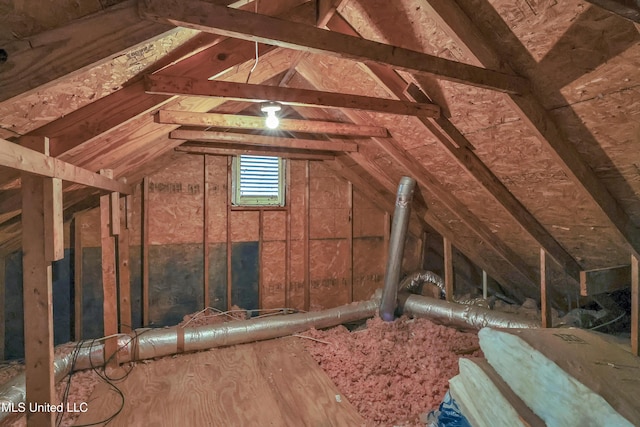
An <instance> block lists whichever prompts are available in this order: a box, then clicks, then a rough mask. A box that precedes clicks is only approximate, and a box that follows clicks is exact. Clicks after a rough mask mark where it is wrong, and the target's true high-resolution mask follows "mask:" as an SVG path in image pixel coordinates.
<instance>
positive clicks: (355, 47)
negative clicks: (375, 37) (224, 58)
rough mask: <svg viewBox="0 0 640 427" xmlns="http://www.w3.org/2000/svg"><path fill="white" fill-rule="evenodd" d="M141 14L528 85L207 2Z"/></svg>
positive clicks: (154, 2)
mask: <svg viewBox="0 0 640 427" xmlns="http://www.w3.org/2000/svg"><path fill="white" fill-rule="evenodd" d="M140 12H141V15H142V16H143V17H145V18H147V19H150V20H153V21H156V22H161V23H169V24H173V25H176V26H181V27H187V28H193V29H197V30H201V31H207V32H213V33H216V34H222V35H226V36H230V37H235V38H240V39H244V40H251V41H259V42H262V43H266V44H271V45H274V46H280V47H285V48H289V49H295V50H302V51H308V52H312V53H321V54H327V55H333V56H337V57H341V58H348V59H353V60H356V61H361V62H365V63H369V62H374V63H378V64H383V65H388V66H391V67H393V68H395V69H398V70H403V71H408V72H414V73H420V74H427V75H430V76H436V77H438V78H441V79H446V80H451V81H455V82H459V83H465V84H469V85H474V86H479V87H483V88H488V89H493V90H498V91H503V92H508V93H524V92H526V91H527V90H528V82H527V81H526V80H525V79H523V78H521V77H518V76H515V75H513V74H507V73H501V72H498V71H493V70H487V69H484V68H480V67H475V66H472V65H468V64H464V63H460V62H456V61H451V60H447V59H444V58H439V57H436V56H433V55H428V54H425V53H421V52H416V51H412V50H408V49H403V48H400V47H397V46H390V45H386V44H383V43H377V42H374V41H370V40H363V39H360V38H356V37H351V36H347V35H344V34H338V33H334V32H330V31H325V30H322V29H318V28H316V27H313V26H310V25H305V24H299V23H295V22H291V21H286V20H282V19H277V18H271V17H268V16H263V15H258V14H255V13H251V12H245V11H240V10H235V9H229V8H226V7H221V6H216V5H212V4H209V3H206V2H203V1H198V0H189V1H184V2H175V1H169V0H145V1H142V2H141V6H140Z"/></svg>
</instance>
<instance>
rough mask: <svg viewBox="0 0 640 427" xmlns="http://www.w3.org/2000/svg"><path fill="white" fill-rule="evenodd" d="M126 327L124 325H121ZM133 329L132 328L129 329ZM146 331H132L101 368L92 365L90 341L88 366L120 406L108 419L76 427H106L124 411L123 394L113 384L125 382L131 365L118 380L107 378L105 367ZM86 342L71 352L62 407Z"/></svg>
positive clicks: (58, 421)
mask: <svg viewBox="0 0 640 427" xmlns="http://www.w3.org/2000/svg"><path fill="white" fill-rule="evenodd" d="M123 326H126V325H123ZM131 329H133V328H131ZM145 332H146V331H143V332H142V333H138V332H137V331H135V330H134V334H135V335H134V337H133V338H131V339H130V340H129V341H128V342H127V343H125V344H123V345H121V346H120V347H119V348H118V349H117V350H116V351H115V352H114V353H113V354H112V355H111V356H109V358H108V359H107V360H105V362H104V364H103V365H102V366H95V365H94V364H93V360H92V359H91V354H92V350H93V346H94V345H95V343H96V341H97V340H95V339H93V340H91V341H90V342H91V344H90V345H89V364H90V365H91V369H92V370H93V371H94V372H95V374H96V375H97V376H98V377H100V379H102V380H103V381H104V382H105V383H107V384H108V385H109V386H110V387H111V389H112V390H113V391H115V392H116V393H117V394H118V395H119V396H120V406H119V408H118V410H117V411H116V412H115V413H114V414H112V415H110V416H109V417H107V418H105V419H103V420H101V421H97V422H95V423H91V424H82V425H76V427H90V426H97V425H102V426H106V425H108V424H109V423H110V422H111V421H113V420H114V419H115V418H116V417H117V416H118V415H119V414H120V412H122V410H123V409H124V404H125V399H126V398H125V396H124V393H123V392H122V390H120V388H118V386H116V385H115V384H114V383H115V382H119V381H123V380H125V379H126V378H127V377H128V376H129V375H130V374H131V371H133V365H131V368H130V369H129V370H126V372H125V373H124V374H123V375H122V376H121V377H119V378H113V377H109V375H108V374H107V372H106V366H107V365H108V364H109V363H110V362H111V361H112V360H113V359H114V358H115V357H116V355H117V354H118V352H119V351H120V350H121V349H122V348H124V347H126V346H128V345H129V344H132V346H135V345H136V344H137V342H138V337H139V336H140V335H142V334H143V333H145ZM86 342H87V341H80V342H78V344H76V346H75V348H74V350H73V352H74V353H73V356H72V361H71V368H70V370H69V375H68V379H67V385H66V387H65V392H64V394H63V399H62V400H63V404H64V407H66V405H67V402H68V399H69V390H70V388H71V377H72V375H73V374H74V371H75V365H76V361H77V359H78V355H79V353H80V349H81V348H82V345H83V344H84V343H86ZM132 354H135V350H134V349H132ZM100 370H102V372H100ZM62 414H63V413H60V415H59V416H58V417H57V419H56V421H57V422H56V425H57V426H60V424H61V423H62Z"/></svg>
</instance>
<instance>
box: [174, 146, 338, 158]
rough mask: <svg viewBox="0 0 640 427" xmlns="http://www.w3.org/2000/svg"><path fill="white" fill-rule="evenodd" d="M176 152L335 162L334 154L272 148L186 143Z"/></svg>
mask: <svg viewBox="0 0 640 427" xmlns="http://www.w3.org/2000/svg"><path fill="white" fill-rule="evenodd" d="M175 150H176V151H178V152H181V153H189V154H208V155H212V156H242V155H246V156H278V157H282V158H284V159H294V160H334V159H335V156H334V155H333V153H322V152H319V151H302V150H297V151H296V150H289V149H284V148H279V147H271V148H226V147H212V146H210V145H202V144H192V143H188V142H187V143H185V144H182V145H181V146H180V147H177V148H175Z"/></svg>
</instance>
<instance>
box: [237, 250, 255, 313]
mask: <svg viewBox="0 0 640 427" xmlns="http://www.w3.org/2000/svg"><path fill="white" fill-rule="evenodd" d="M258 247H259V246H258V242H242V243H234V244H233V245H232V246H231V303H232V304H234V305H237V306H238V307H242V308H246V309H247V310H253V309H257V308H258V304H259V295H258V285H259V277H258V275H259V271H260V269H259V257H258Z"/></svg>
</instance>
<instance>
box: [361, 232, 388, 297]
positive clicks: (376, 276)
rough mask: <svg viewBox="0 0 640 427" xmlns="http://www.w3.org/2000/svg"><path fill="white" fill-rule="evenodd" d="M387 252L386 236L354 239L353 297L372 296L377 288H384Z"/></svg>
mask: <svg viewBox="0 0 640 427" xmlns="http://www.w3.org/2000/svg"><path fill="white" fill-rule="evenodd" d="M386 259H387V254H386V253H385V251H384V238H382V237H367V238H364V237H363V238H357V239H354V240H353V299H354V300H355V301H362V300H366V299H369V298H371V296H372V295H373V293H374V292H375V290H376V289H378V288H382V286H383V283H384V272H385V268H386Z"/></svg>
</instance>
